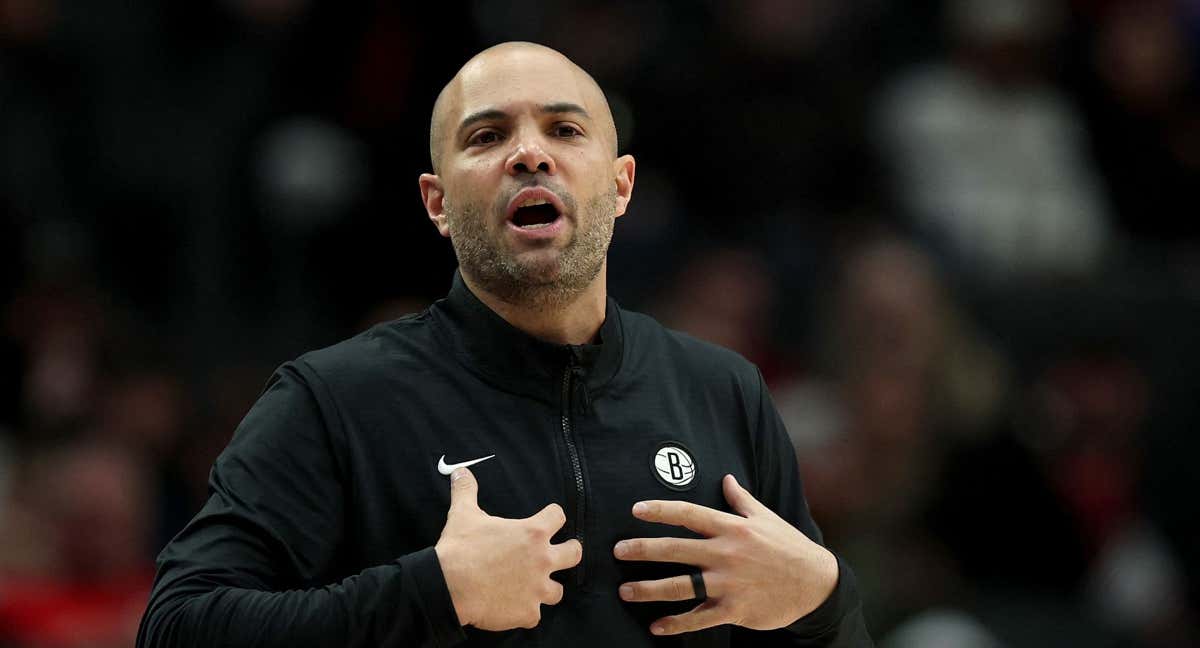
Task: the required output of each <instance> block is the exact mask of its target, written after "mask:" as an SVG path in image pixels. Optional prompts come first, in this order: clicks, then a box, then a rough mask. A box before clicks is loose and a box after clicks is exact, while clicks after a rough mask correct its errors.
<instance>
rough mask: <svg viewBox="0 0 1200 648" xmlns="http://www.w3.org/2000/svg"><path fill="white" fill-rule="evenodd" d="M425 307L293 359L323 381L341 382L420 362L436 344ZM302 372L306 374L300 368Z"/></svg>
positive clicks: (296, 363) (294, 362) (293, 362)
mask: <svg viewBox="0 0 1200 648" xmlns="http://www.w3.org/2000/svg"><path fill="white" fill-rule="evenodd" d="M431 329H432V326H431V324H430V322H429V317H428V310H426V311H422V312H420V313H414V314H411V315H405V316H403V317H400V318H397V319H393V320H389V321H386V322H380V323H378V324H375V325H373V326H371V327H370V328H368V329H366V330H364V331H362V332H361V333H358V334H357V335H354V336H352V337H349V338H346V339H344V340H342V341H340V342H337V343H335V344H331V345H329V346H326V347H323V348H320V349H314V350H312V351H308V352H307V353H304V354H302V355H300V356H299V357H297V358H296V359H295V360H293V361H292V364H295V365H299V366H300V367H301V368H302V369H307V371H308V372H312V373H315V374H316V375H317V376H318V377H320V378H321V379H322V380H325V381H327V382H328V381H332V382H343V381H345V380H347V379H354V378H356V377H362V376H371V375H372V374H373V373H374V372H376V371H379V370H386V371H395V370H397V369H398V368H401V367H403V366H404V365H405V364H414V363H416V362H419V361H420V360H421V359H422V358H424V357H425V355H426V354H427V353H428V352H429V350H430V349H431V348H432V346H433V345H434V344H435V343H436V342H435V338H434V335H433V332H432V330H431ZM302 373H307V372H305V371H302Z"/></svg>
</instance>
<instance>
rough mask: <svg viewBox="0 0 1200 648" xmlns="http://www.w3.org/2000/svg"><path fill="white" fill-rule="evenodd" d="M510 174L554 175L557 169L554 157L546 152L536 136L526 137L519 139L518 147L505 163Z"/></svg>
mask: <svg viewBox="0 0 1200 648" xmlns="http://www.w3.org/2000/svg"><path fill="white" fill-rule="evenodd" d="M505 168H506V169H507V170H508V174H509V175H513V176H515V175H517V174H520V173H537V172H538V171H541V172H542V173H547V174H550V175H554V174H555V173H556V171H557V169H556V168H555V164H554V158H553V157H551V156H550V154H549V153H547V152H546V149H545V148H543V147H542V145H541V143H540V142H539V141H538V140H537V138H536V137H524V138H521V139H519V140H518V141H517V147H516V148H515V149H513V152H512V155H510V156H508V160H507V162H506V164H505Z"/></svg>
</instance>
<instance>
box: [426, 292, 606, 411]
mask: <svg viewBox="0 0 1200 648" xmlns="http://www.w3.org/2000/svg"><path fill="white" fill-rule="evenodd" d="M431 311H432V313H433V316H434V317H435V320H436V321H437V324H438V326H437V327H436V328H437V329H439V331H440V333H441V336H442V338H443V342H445V343H447V344H449V345H450V346H451V347H452V348H454V350H455V353H456V354H457V355H458V356H459V358H460V359H461V360H462V362H463V363H464V364H466V365H467V367H468V368H469V369H471V370H472V371H474V372H476V373H478V374H479V375H480V376H481V377H483V378H484V379H485V380H487V381H488V382H491V383H493V384H494V385H495V386H497V387H499V388H501V389H505V390H507V391H515V392H519V393H523V394H527V395H530V396H534V397H537V398H541V399H547V400H552V401H553V400H556V399H557V398H559V396H558V393H559V392H557V391H556V390H555V388H556V387H557V386H558V385H560V384H561V381H562V379H563V373H564V372H565V371H569V370H571V367H572V366H575V367H576V368H575V373H576V375H577V376H579V377H582V378H583V380H584V381H585V383H586V384H587V386H588V391H596V390H599V389H601V388H602V387H604V385H606V384H607V383H608V382H609V381H610V380H611V379H612V378H613V377H614V376H615V375H616V373H617V371H618V370H619V369H620V367H621V358H622V353H623V338H624V336H623V334H622V333H623V332H622V326H621V309H620V306H618V305H617V302H616V301H615V300H614V299H612V298H611V297H609V298H607V303H606V305H605V313H604V323H603V324H602V325H601V326H600V332H599V335H598V336H597V337H598V338H599V339H598V340H597V343H596V344H578V345H575V344H555V343H552V342H546V341H544V340H540V339H538V338H536V337H534V336H532V335H530V334H528V333H526V332H524V331H522V330H520V329H518V328H517V327H515V326H513V325H512V324H509V323H508V322H507V321H506V320H505V319H504V318H502V317H500V316H499V315H497V314H496V312H495V311H493V310H492V309H490V308H488V306H487V305H486V304H484V303H483V302H482V301H480V300H479V298H478V297H476V296H475V294H474V293H472V292H471V289H470V288H468V287H467V284H466V282H464V281H463V278H462V274H461V272H460V271H459V270H457V269H456V270H455V271H454V282H453V284H452V285H451V287H450V293H449V294H448V295H447V296H446V298H445V299H441V300H438V301H437V302H436V303H435V304H434V305H433V307H432V308H431Z"/></svg>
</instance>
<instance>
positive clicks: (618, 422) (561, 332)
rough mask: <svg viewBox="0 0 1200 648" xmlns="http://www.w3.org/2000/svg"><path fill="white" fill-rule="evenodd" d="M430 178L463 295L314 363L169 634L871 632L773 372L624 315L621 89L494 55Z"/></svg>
mask: <svg viewBox="0 0 1200 648" xmlns="http://www.w3.org/2000/svg"><path fill="white" fill-rule="evenodd" d="M429 149H430V158H431V162H432V166H433V169H432V171H433V173H430V174H423V175H422V176H421V177H420V179H419V185H420V189H421V197H422V200H423V202H424V205H425V209H426V211H427V213H428V216H429V219H430V220H431V221H432V223H433V225H434V227H436V228H437V230H438V232H440V233H441V234H442V235H443V236H445V237H447V238H449V239H450V243H451V245H452V246H453V248H454V251H455V254H456V255H457V257H458V261H459V270H458V271H457V272H456V273H455V275H454V277H453V281H452V286H451V289H450V292H449V294H448V295H447V297H446V298H445V299H442V300H440V301H438V302H437V303H435V304H434V305H433V306H431V307H430V308H429V309H427V310H426V311H424V312H422V313H420V314H418V315H414V316H409V317H404V318H401V319H398V320H394V321H391V322H387V323H384V324H380V325H378V326H375V327H374V328H372V329H370V330H368V331H366V332H364V333H362V334H360V335H358V336H356V337H353V338H351V339H349V340H345V341H343V342H341V343H339V344H337V345H334V346H332V347H328V348H326V349H320V350H317V351H312V352H310V353H307V354H304V355H302V356H300V357H299V358H297V359H295V360H293V361H290V362H287V363H284V364H283V365H282V366H281V367H280V368H279V369H278V370H276V372H275V373H274V374H273V375H272V376H271V379H270V380H269V381H268V384H267V387H266V389H265V391H264V392H263V394H262V395H261V397H260V398H259V400H258V401H257V402H256V403H255V405H254V407H253V408H251V410H250V412H249V413H248V414H247V415H246V418H245V419H244V420H243V421H242V423H241V424H240V425H239V426H238V429H237V431H236V433H235V435H234V438H233V440H232V442H231V443H230V445H229V447H228V448H226V450H225V451H224V452H223V453H222V454H221V456H220V457H219V458H218V460H217V462H216V464H215V465H214V467H213V470H212V473H211V477H210V491H211V496H210V499H209V501H208V502H207V503H206V504H205V506H204V508H203V509H202V510H201V511H200V513H199V514H198V515H197V516H196V517H195V519H193V520H192V522H191V523H189V524H188V526H187V527H186V528H185V529H184V530H183V531H182V532H181V533H180V534H179V535H178V536H177V537H176V538H175V539H174V540H172V542H171V543H170V544H169V545H168V546H167V547H166V548H165V549H164V550H163V552H162V554H161V555H160V557H159V572H158V577H157V580H156V582H155V587H154V592H153V594H152V595H151V598H150V602H149V606H148V608H147V611H146V614H145V616H144V618H143V620H142V625H141V629H140V632H139V636H138V645H139V646H146V647H149V646H206V647H207V646H289V647H294V646H451V645H460V644H462V645H509V646H521V645H542V646H560V645H567V644H571V645H576V646H640V645H654V644H658V643H670V644H671V645H685V646H729V645H754V646H759V645H794V646H870V645H871V640H870V638H869V637H868V636H867V632H866V630H865V627H864V623H863V618H862V614H861V611H860V605H859V601H858V595H857V593H856V591H855V585H854V579H853V574H852V572H851V571H850V570H849V568H848V567H847V566H846V565H845V563H843V562H842V561H841V560H840V559H838V558H837V557H836V556H835V555H834V554H832V553H831V552H830V551H829V550H827V549H826V548H824V547H823V546H822V545H821V533H820V530H819V529H818V528H817V526H816V524H815V523H814V522H813V519H812V517H811V515H810V514H809V510H808V505H807V504H806V502H805V500H804V494H803V491H802V488H801V484H800V476H799V474H798V471H797V466H796V460H795V457H794V455H793V453H792V448H791V445H790V443H789V441H788V437H787V433H786V430H784V428H783V424H782V423H781V421H780V419H779V416H778V414H777V413H776V411H775V408H774V405H773V404H772V403H771V399H770V396H769V394H768V393H767V390H766V387H765V386H764V384H763V380H762V375H761V373H760V372H759V371H758V370H757V368H756V367H754V365H752V364H750V363H749V362H747V361H746V360H745V359H743V358H742V357H740V356H738V355H737V354H735V353H733V352H731V351H727V350H725V349H721V348H719V347H716V346H713V345H710V344H706V343H704V342H701V341H698V340H695V339H693V338H690V337H688V336H686V335H683V334H680V333H678V332H674V331H670V330H667V329H665V328H663V327H662V326H660V325H659V324H658V323H657V322H655V321H654V320H652V319H650V318H648V317H646V316H644V315H640V314H637V313H634V312H631V311H628V310H624V309H622V308H621V307H620V306H619V305H618V304H617V303H616V302H615V301H614V300H613V299H611V298H610V297H609V296H608V295H607V290H606V283H605V275H606V273H605V267H606V266H605V264H606V255H607V250H608V245H609V242H610V240H611V238H612V234H613V227H614V224H615V221H616V219H617V217H619V216H622V215H623V214H625V212H626V208H627V207H628V206H629V202H630V198H631V197H632V195H633V186H634V171H635V168H636V167H635V162H634V159H633V158H632V157H630V156H628V155H623V156H619V155H618V154H617V153H618V152H617V134H616V129H615V128H614V126H613V119H612V115H611V113H610V111H609V108H608V103H607V101H606V100H605V97H604V94H603V92H601V90H600V88H599V86H598V85H597V84H596V82H595V81H594V80H593V79H592V78H591V77H590V76H589V75H588V74H587V73H586V72H584V71H583V70H581V69H580V68H579V67H578V66H576V65H575V64H574V63H572V62H571V61H570V60H568V59H567V58H566V57H564V56H563V55H561V54H559V53H558V52H555V51H554V50H551V49H548V48H545V47H542V46H539V45H534V44H530V43H505V44H502V45H498V46H496V47H493V48H490V49H488V50H485V51H484V52H481V53H480V54H478V55H477V56H475V57H474V58H472V59H471V60H470V61H468V62H467V63H466V65H464V66H463V67H462V69H461V70H459V72H458V74H456V75H455V77H454V78H453V79H452V80H451V81H450V83H449V84H448V85H447V86H446V87H445V89H444V90H443V91H442V92H441V94H440V95H439V96H438V99H437V101H436V103H435V106H434V110H433V116H432V119H431V122H430V143H429Z"/></svg>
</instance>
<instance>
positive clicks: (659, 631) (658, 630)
mask: <svg viewBox="0 0 1200 648" xmlns="http://www.w3.org/2000/svg"><path fill="white" fill-rule="evenodd" d="M663 632H666V631H665V630H664V629H663V627H662V626H660V625H658V624H654V625H652V626H650V634H656V635H660V634H662V633H663Z"/></svg>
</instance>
